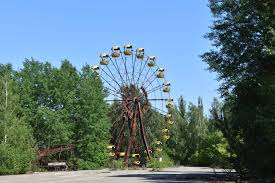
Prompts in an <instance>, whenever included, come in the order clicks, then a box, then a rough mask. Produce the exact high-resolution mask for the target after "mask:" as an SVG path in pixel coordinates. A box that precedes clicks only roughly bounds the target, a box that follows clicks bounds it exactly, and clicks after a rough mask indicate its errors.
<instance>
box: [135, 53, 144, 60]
mask: <svg viewBox="0 0 275 183" xmlns="http://www.w3.org/2000/svg"><path fill="white" fill-rule="evenodd" d="M136 57H137V58H138V59H143V58H144V54H137V55H136Z"/></svg>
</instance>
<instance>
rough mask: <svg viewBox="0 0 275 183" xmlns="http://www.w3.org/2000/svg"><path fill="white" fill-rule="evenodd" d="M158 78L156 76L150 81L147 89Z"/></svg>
mask: <svg viewBox="0 0 275 183" xmlns="http://www.w3.org/2000/svg"><path fill="white" fill-rule="evenodd" d="M156 79H157V77H155V78H154V79H153V80H152V81H150V82H149V84H148V85H147V84H146V86H145V89H147V88H148V87H149V86H150V85H151V84H152V83H153V82H154V81H155V80H156ZM146 83H147V82H146ZM144 84H145V83H144Z"/></svg>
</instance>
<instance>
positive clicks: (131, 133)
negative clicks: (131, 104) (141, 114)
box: [124, 111, 137, 165]
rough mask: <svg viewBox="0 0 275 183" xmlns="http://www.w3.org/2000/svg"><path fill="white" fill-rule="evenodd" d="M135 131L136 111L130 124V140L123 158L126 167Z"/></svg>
mask: <svg viewBox="0 0 275 183" xmlns="http://www.w3.org/2000/svg"><path fill="white" fill-rule="evenodd" d="M136 131H137V111H135V113H134V118H133V121H132V124H131V130H130V138H129V141H128V146H127V150H126V153H125V157H124V162H125V164H126V165H128V159H129V155H130V153H131V150H132V146H133V142H134V139H135V138H136Z"/></svg>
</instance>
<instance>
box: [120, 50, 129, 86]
mask: <svg viewBox="0 0 275 183" xmlns="http://www.w3.org/2000/svg"><path fill="white" fill-rule="evenodd" d="M120 54H121V58H122V62H123V65H124V69H125V72H126V80H127V81H128V84H130V83H131V82H130V78H129V75H128V69H127V63H126V62H127V59H126V57H123V56H122V55H123V54H122V52H120Z"/></svg>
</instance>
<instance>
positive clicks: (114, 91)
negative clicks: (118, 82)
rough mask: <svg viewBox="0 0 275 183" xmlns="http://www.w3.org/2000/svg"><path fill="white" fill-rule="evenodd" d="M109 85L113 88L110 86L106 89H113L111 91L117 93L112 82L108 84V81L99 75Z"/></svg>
mask: <svg viewBox="0 0 275 183" xmlns="http://www.w3.org/2000/svg"><path fill="white" fill-rule="evenodd" d="M101 78H102V79H103V80H104V81H105V82H106V83H107V84H108V85H109V86H110V87H112V88H113V89H114V90H113V89H111V88H107V89H108V90H111V91H113V92H115V93H119V91H118V90H117V89H116V88H115V87H114V86H113V85H112V84H110V82H109V81H107V80H106V79H105V78H104V77H101Z"/></svg>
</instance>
